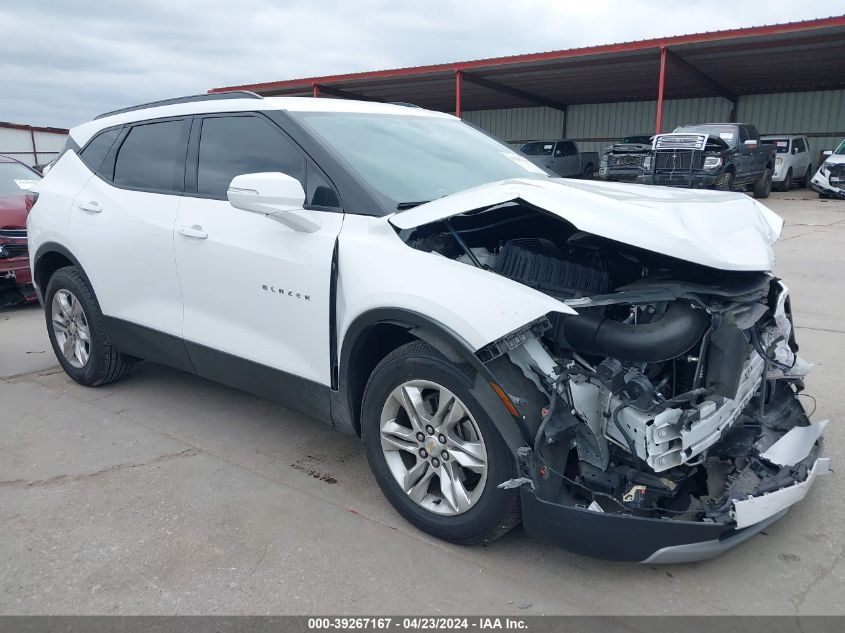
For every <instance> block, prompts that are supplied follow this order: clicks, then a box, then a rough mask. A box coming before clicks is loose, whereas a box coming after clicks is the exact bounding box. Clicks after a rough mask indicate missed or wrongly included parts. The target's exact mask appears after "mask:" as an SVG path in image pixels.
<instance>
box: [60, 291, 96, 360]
mask: <svg viewBox="0 0 845 633" xmlns="http://www.w3.org/2000/svg"><path fill="white" fill-rule="evenodd" d="M52 308H53V309H52V313H53V335H54V336H55V337H56V343H58V346H59V349H60V350H61V352H62V354H63V355H64V357H65V360H67V362H68V363H70V364H71V366H73V367H76V368H77V369H82V368H83V367H85V364H86V363H87V362H88V358H89V357H90V356H91V330H90V328H89V327H88V319H87V318H86V317H85V311H84V310H83V309H82V304H81V303H80V302H79V299H77V298H76V296H75V295H74V294H73V293H72V292H71V291H70V290H65V289H62V290H59V291H58V292H56V294H54V295H53V305H52Z"/></svg>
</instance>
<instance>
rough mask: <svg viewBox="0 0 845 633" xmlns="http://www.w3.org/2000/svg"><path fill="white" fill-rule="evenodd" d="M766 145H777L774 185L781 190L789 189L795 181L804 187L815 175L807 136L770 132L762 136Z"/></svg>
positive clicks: (761, 139)
mask: <svg viewBox="0 0 845 633" xmlns="http://www.w3.org/2000/svg"><path fill="white" fill-rule="evenodd" d="M760 141H761V142H762V143H763V144H764V145H774V147H775V171H774V174H772V185H773V186H774V187H775V188H776V189H779V190H780V191H789V190H790V189H791V188H792V185H793V183H795V182H797V183H798V184H799V185H800V186H802V187H807V186H809V184H810V179H811V178H812V177H813V160H812V158H810V141H809V140H808V139H807V137H806V136H794V135H789V134H769V135H767V136H761V137H760Z"/></svg>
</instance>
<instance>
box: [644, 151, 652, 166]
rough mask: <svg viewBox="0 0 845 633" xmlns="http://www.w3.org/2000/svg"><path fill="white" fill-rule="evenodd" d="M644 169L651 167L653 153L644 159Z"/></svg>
mask: <svg viewBox="0 0 845 633" xmlns="http://www.w3.org/2000/svg"><path fill="white" fill-rule="evenodd" d="M643 169H651V154H649V155H648V156H646V157H645V158H644V159H643Z"/></svg>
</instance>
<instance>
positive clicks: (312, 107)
mask: <svg viewBox="0 0 845 633" xmlns="http://www.w3.org/2000/svg"><path fill="white" fill-rule="evenodd" d="M162 104H163V105H162ZM267 110H287V111H290V112H350V113H379V114H394V115H408V116H434V117H449V115H446V114H442V113H440V112H428V111H426V110H421V109H420V108H413V107H408V106H405V105H397V104H391V103H374V102H371V101H350V100H345V99H343V100H341V99H310V98H309V99H303V98H301V97H268V98H255V97H251V98H250V97H242V98H239V97H233V98H226V99H214V98H208V99H206V100H202V99H198V98H196V97H178V98H175V99H167V100H165V101H163V102H159V101H156V102H153V103H149V104H144V105H141V106H133V107H129V108H123V109H121V110H117V111H115V112H113V113H108V112H107V113H105V114H102V115H100V116H98V117H97V118H95V119H94V120H93V121H89V122H87V123H83V124H82V125H78V126H76V127H74V128H73V129H71V130H70V135H71V137H72V138H73V140H74V141H76V142H77V143H78V144H79V145H84V144H85V143H86V142H87V141H88V139H90V138H91V137H92V136H93V135H94V134H95V133H97V132H98V131H100V130H102V129H104V128H107V127H112V126H114V125H121V124H123V123H132V122H134V121H144V120H147V119H159V118H164V117H172V116H185V115H188V114H206V113H213V112H256V111H267ZM449 118H451V117H449Z"/></svg>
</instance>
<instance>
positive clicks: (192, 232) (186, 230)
mask: <svg viewBox="0 0 845 633" xmlns="http://www.w3.org/2000/svg"><path fill="white" fill-rule="evenodd" d="M179 233H181V234H182V235H184V236H185V237H193V238H196V239H198V240H204V239H205V238H207V237H208V233H206V232H205V231H203V230H202V227H201V226H200V225H199V224H194V225H193V226H185V225H184V224H183V225H182V226H180V227H179Z"/></svg>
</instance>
